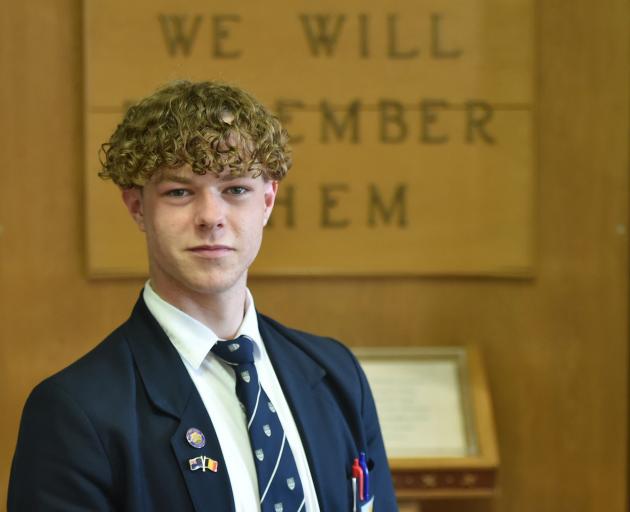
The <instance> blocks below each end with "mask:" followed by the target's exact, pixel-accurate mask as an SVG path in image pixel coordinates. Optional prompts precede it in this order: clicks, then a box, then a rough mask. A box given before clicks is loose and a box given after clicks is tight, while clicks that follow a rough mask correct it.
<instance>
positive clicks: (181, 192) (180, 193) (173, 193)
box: [166, 188, 189, 197]
mask: <svg viewBox="0 0 630 512" xmlns="http://www.w3.org/2000/svg"><path fill="white" fill-rule="evenodd" d="M166 195H167V196H169V197H185V196H187V195H189V192H188V190H186V189H185V188H176V189H173V190H169V191H168V192H167V193H166Z"/></svg>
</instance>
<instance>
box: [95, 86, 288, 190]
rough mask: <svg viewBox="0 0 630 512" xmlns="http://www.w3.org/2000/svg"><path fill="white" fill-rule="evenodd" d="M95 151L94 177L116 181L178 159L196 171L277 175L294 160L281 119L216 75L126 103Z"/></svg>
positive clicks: (130, 180) (134, 180)
mask: <svg viewBox="0 0 630 512" xmlns="http://www.w3.org/2000/svg"><path fill="white" fill-rule="evenodd" d="M99 155H100V158H101V164H102V169H101V171H100V172H99V176H100V177H101V178H103V179H111V180H112V181H113V182H114V183H116V184H117V185H118V186H120V187H122V188H131V187H136V186H139V187H142V186H144V185H145V183H146V182H147V181H148V180H149V179H150V178H151V176H152V175H153V174H154V173H155V172H156V171H157V170H159V169H163V168H177V167H180V166H182V165H184V164H189V165H190V166H191V167H192V170H193V171H194V172H195V173H197V174H205V173H207V172H212V173H214V174H215V175H217V176H219V175H221V176H225V175H230V176H242V175H245V174H247V173H252V175H253V176H254V177H257V176H260V175H262V176H263V177H265V178H266V179H271V180H281V179H282V178H284V176H285V175H286V173H287V172H288V170H289V169H290V167H291V163H292V161H291V148H290V146H289V137H288V134H287V132H286V130H284V129H283V128H282V126H281V124H280V121H279V120H278V119H277V118H276V117H275V116H274V115H272V114H271V113H270V112H269V111H268V110H267V109H266V108H265V107H263V106H262V105H261V104H260V103H259V102H258V101H257V100H256V99H254V98H253V97H252V96H251V95H250V94H248V93H246V92H245V91H243V90H242V89H239V88H238V87H233V86H230V85H227V84H223V83H218V82H200V83H192V82H188V81H177V82H173V83H171V84H168V85H166V86H165V87H163V88H161V89H159V90H157V91H156V92H155V93H153V94H152V95H151V96H148V97H146V98H145V99H143V100H141V101H140V102H139V103H137V104H136V105H134V106H132V107H130V108H129V110H128V111H127V113H126V114H125V117H124V119H123V121H122V123H120V124H119V125H118V127H117V128H116V130H115V131H114V133H113V134H112V136H111V138H110V139H109V141H108V142H106V143H105V144H103V145H102V146H101V151H100V154H99Z"/></svg>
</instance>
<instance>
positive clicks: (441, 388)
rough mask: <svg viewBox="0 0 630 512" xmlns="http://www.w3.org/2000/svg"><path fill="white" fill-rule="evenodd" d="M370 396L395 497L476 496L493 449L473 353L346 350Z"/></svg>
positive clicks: (488, 487) (489, 487)
mask: <svg viewBox="0 0 630 512" xmlns="http://www.w3.org/2000/svg"><path fill="white" fill-rule="evenodd" d="M354 351H355V353H356V354H357V356H358V358H359V360H360V362H361V365H362V367H363V369H364V370H365V373H366V375H367V378H368V381H369V383H370V387H371V388H372V392H373V394H374V399H375V401H376V407H377V410H378V414H379V419H380V423H381V428H382V431H383V438H384V440H385V446H386V449H387V453H388V456H389V459H390V465H391V468H392V473H393V476H394V482H395V485H396V490H397V494H398V496H399V497H440V496H482V495H490V494H492V493H493V492H494V490H495V480H496V473H497V468H498V453H497V446H496V436H495V430H494V420H493V416H492V408H491V400H490V394H489V391H488V386H487V381H486V378H485V373H484V370H483V366H482V361H481V358H480V355H479V352H478V351H477V350H476V349H474V348H464V347H414V348H407V347H399V348H357V349H354Z"/></svg>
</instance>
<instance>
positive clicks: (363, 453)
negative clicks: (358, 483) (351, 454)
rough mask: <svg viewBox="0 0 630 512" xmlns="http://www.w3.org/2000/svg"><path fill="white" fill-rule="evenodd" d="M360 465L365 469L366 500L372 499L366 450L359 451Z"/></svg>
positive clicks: (364, 486)
mask: <svg viewBox="0 0 630 512" xmlns="http://www.w3.org/2000/svg"><path fill="white" fill-rule="evenodd" d="M359 466H361V469H362V470H363V489H364V491H363V495H364V497H365V498H364V499H365V501H368V500H369V499H370V477H369V472H368V467H367V461H366V460H365V452H361V453H359Z"/></svg>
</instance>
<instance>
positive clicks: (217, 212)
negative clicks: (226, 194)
mask: <svg viewBox="0 0 630 512" xmlns="http://www.w3.org/2000/svg"><path fill="white" fill-rule="evenodd" d="M224 216H225V205H224V204H223V202H222V201H221V198H220V197H217V195H216V194H214V193H212V192H211V191H208V192H203V193H199V194H197V201H196V205H195V224H196V225H197V226H199V227H201V228H206V229H214V228H217V227H222V226H223V224H224V222H225V218H224Z"/></svg>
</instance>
